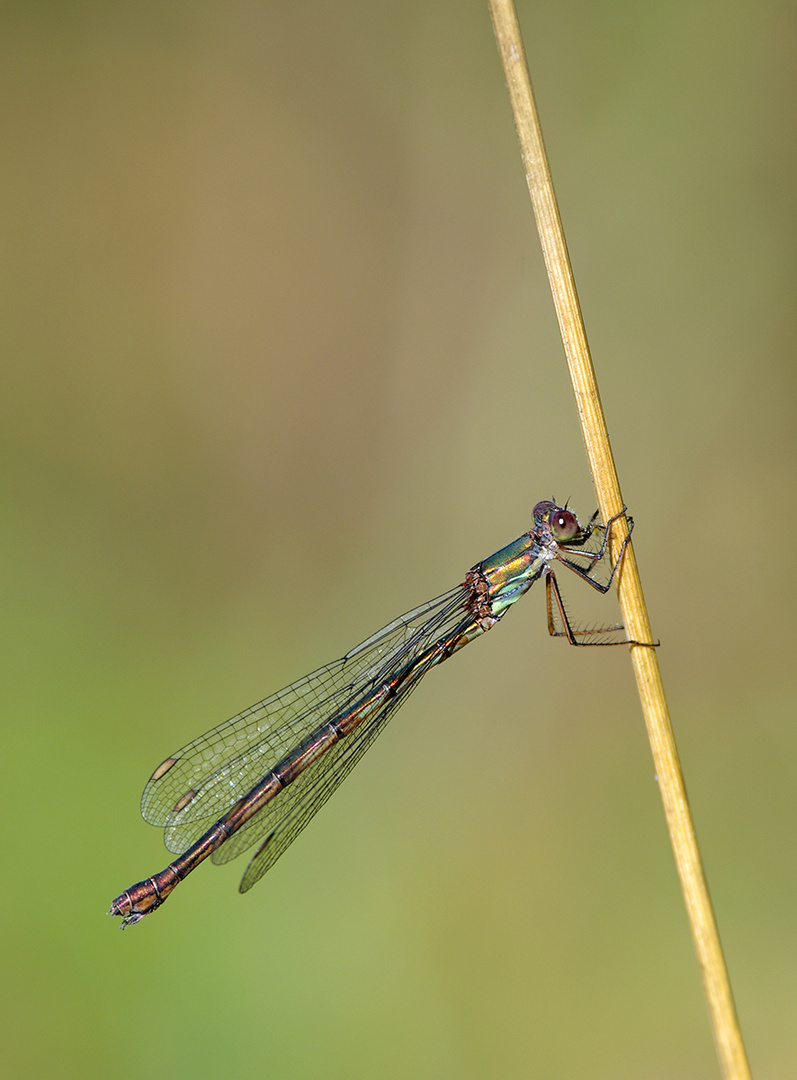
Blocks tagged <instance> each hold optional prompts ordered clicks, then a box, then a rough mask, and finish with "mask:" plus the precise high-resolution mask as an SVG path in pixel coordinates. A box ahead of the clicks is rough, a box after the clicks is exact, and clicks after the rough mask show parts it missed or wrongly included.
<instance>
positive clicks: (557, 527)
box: [551, 509, 581, 543]
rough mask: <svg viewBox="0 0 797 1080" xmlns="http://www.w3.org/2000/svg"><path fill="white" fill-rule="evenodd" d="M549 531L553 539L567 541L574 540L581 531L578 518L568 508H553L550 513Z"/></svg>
mask: <svg viewBox="0 0 797 1080" xmlns="http://www.w3.org/2000/svg"><path fill="white" fill-rule="evenodd" d="M551 532H552V533H553V538H554V540H558V541H560V542H563V543H567V541H568V540H574V539H575V538H576V537H577V536H578V534H579V533H580V532H581V527H580V526H579V524H578V518H577V517H576V515H575V514H573V513H571V512H570V511H569V510H558V509H557V510H554V512H553V513H552V514H551Z"/></svg>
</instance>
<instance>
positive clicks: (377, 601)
mask: <svg viewBox="0 0 797 1080" xmlns="http://www.w3.org/2000/svg"><path fill="white" fill-rule="evenodd" d="M519 11H520V16H521V22H522V26H523V29H524V34H525V38H526V45H527V49H528V54H529V62H530V65H531V70H532V77H533V80H534V84H535V90H536V94H537V99H538V105H539V109H540V112H541V116H542V120H543V124H544V129H545V133H546V140H547V145H548V150H549V154H550V157H551V163H552V168H553V172H554V177H555V181H556V183H557V188H558V194H559V200H560V205H561V210H562V214H563V218H564V222H565V228H566V230H567V235H568V241H569V245H570V250H571V254H572V257H573V261H574V266H575V271H576V276H577V281H578V285H579V290H580V295H581V300H582V304H583V308H584V312H585V316H586V320H587V326H588V331H589V334H590V340H591V344H592V348H593V352H594V357H595V362H596V365H597V368H598V375H599V379H600V384H601V391H602V395H603V399H604V405H605V408H606V412H607V416H608V421H609V425H610V429H611V432H612V437H613V442H614V450H615V454H616V457H617V462H618V467H619V470H620V475H621V481H622V484H623V490H624V495H625V498H626V501H627V502H628V504H629V506H630V508H631V510H632V512H633V514H634V516H635V518H636V521H637V531H636V533H635V536H634V539H635V543H636V548H637V555H638V559H639V562H640V565H641V569H642V573H643V578H644V581H645V586H646V592H647V598H648V602H649V605H650V609H651V614H652V618H653V622H654V628H655V632H656V634H657V636H659V637H660V638H661V640H662V643H663V644H662V647H661V651H660V660H661V663H662V666H663V671H664V676H665V682H666V685H667V688H668V693H669V697H670V704H671V707H672V711H673V719H674V724H675V729H676V734H677V737H678V740H679V745H680V748H681V752H682V755H683V764H684V770H685V774H686V779H687V785H688V788H689V793H690V798H691V803H692V808H693V811H694V814H695V819H696V824H697V828H698V834H699V837H700V840H701V844H702V848H703V853H704V857H705V862H706V868H707V873H708V878H709V882H710V886H711V890H712V894H713V899H714V902H715V905H716V911H717V916H718V920H719V924H720V930H721V933H722V937H723V942H724V946H725V950H726V953H727V959H728V963H729V967H730V972H731V977H732V980H733V984H734V990H735V994H736V1000H737V1006H738V1009H739V1013H740V1017H741V1021H742V1026H743V1030H744V1033H745V1037H746V1041H747V1044H748V1049H749V1053H750V1057H751V1061H752V1065H753V1070H754V1073H755V1075H756V1076H757V1078H759V1080H764V1078H772V1080H775V1078H783V1077H786V1076H793V1075H797V1039H795V1034H794V1016H795V1011H796V1010H797V929H796V928H795V922H796V920H795V899H796V898H795V884H796V881H797V858H796V856H795V843H794V822H795V812H796V811H797V795H796V794H795V784H794V780H795V775H796V774H797V729H796V727H795V722H794V721H795V689H796V688H797V680H796V679H795V671H794V667H795V665H794V661H793V653H794V645H793V623H794V605H795V560H794V558H793V552H792V541H793V538H794V536H795V532H796V531H797V529H796V526H797V522H795V499H794V496H795V441H796V440H795V409H794V402H795V397H794V389H795V361H794V345H793V342H794V339H795V310H794V250H795V236H794V221H795V213H794V202H795V199H794V192H795V179H794V178H795V172H797V169H795V164H796V163H795V138H794V113H795V100H796V98H795V89H796V87H795V82H796V81H797V79H796V77H795V65H794V54H795V37H797V34H796V33H795V31H797V5H795V4H794V3H793V2H785V0H779V2H766V0H764V2H762V0H756V2H753V0H747V2H739V3H736V4H730V5H729V4H721V3H716V2H715V3H711V2H708V0H705V2H702V0H693V2H691V3H678V2H676V3H673V4H668V5H658V6H657V5H638V4H632V3H628V2H614V3H600V2H598V3H595V2H590V3H587V2H586V0H580V2H575V0H571V2H567V0H565V2H560V3H557V4H543V3H539V2H521V4H520V7H519ZM0 31H1V33H0V54H1V56H2V62H1V63H0V81H1V83H2V101H3V107H2V115H1V116H0V130H2V150H1V153H0V162H1V164H0V169H2V200H3V205H2V221H3V241H2V243H3V254H4V257H3V259H2V267H3V270H2V272H3V288H2V303H3V312H2V317H1V318H0V335H2V337H1V340H2V365H1V366H2V384H1V385H0V410H2V423H1V424H0V430H1V433H2V442H3V451H4V453H3V469H2V515H1V520H2V563H3V574H2V580H3V594H4V595H3V619H2V628H3V638H4V640H3V644H2V666H3V675H2V698H3V713H4V716H3V724H2V732H3V769H4V777H5V778H4V783H3V802H2V812H3V820H4V832H5V838H6V839H5V855H4V859H3V872H2V886H1V888H2V916H3V926H4V931H3V934H2V951H1V952H0V971H2V975H1V976H0V985H2V995H3V996H2V1015H3V1020H4V1029H5V1032H4V1035H3V1037H2V1040H1V1041H0V1073H1V1074H2V1075H3V1076H4V1077H41V1076H50V1077H57V1078H66V1077H81V1078H95V1077H103V1078H105V1077H119V1078H128V1077H130V1078H132V1077H136V1078H138V1077H141V1076H142V1075H148V1074H150V1073H151V1072H152V1071H153V1070H157V1071H160V1070H161V1069H164V1070H165V1071H166V1072H167V1073H168V1075H169V1076H170V1077H171V1078H173V1080H181V1078H184V1077H218V1076H224V1077H232V1078H238V1077H249V1076H266V1077H271V1076H280V1077H289V1078H299V1080H304V1078H308V1080H328V1078H329V1080H332V1078H334V1080H337V1078H345V1080H357V1078H368V1080H371V1078H374V1077H378V1078H380V1080H393V1078H396V1080H399V1078H401V1080H404V1078H407V1077H413V1078H434V1080H438V1078H440V1080H448V1078H451V1080H470V1078H474V1080H485V1078H489V1080H492V1078H496V1080H499V1078H500V1080H505V1078H515V1077H528V1076H534V1077H555V1078H561V1077H567V1078H568V1080H569V1078H590V1080H595V1078H604V1077H605V1078H607V1080H608V1078H611V1080H618V1078H629V1080H630V1078H633V1080H640V1078H644V1080H658V1078H665V1077H683V1076H689V1077H702V1076H705V1077H713V1076H717V1075H718V1069H717V1065H716V1060H715V1055H714V1049H713V1044H712V1040H711V1035H710V1031H709V1027H708V1023H707V1018H706V1009H705V1005H704V1002H703V998H702V991H701V985H700V981H699V976H698V971H697V965H696V961H695V957H694V953H693V948H692V943H691V939H690V936H689V931H688V927H687V923H686V918H685V915H684V911H683V906H682V903H681V899H680V894H679V889H678V885H677V882H676V878H675V872H674V868H673V862H672V857H671V854H670V851H669V846H668V841H667V837H666V833H665V828H664V824H663V817H662V811H661V807H660V802H659V796H658V792H657V788H656V784H655V779H654V776H653V770H652V767H651V763H650V756H649V751H648V749H647V745H646V740H645V735H644V731H643V725H642V721H641V717H640V711H639V705H638V702H637V700H636V696H635V689H634V683H633V677H632V673H631V668H630V665H629V662H628V658H627V656H625V655H624V654H623V651H622V650H616V651H614V650H610V651H609V653H608V654H607V653H605V652H603V651H602V650H596V651H595V653H594V654H593V653H590V652H585V653H583V654H582V653H579V652H576V651H575V650H572V649H568V648H567V647H565V646H564V645H563V644H562V643H560V642H554V641H551V640H549V638H548V636H547V633H546V629H545V620H544V613H543V608H544V605H543V596H542V593H540V595H535V593H534V592H532V594H531V596H530V597H529V598H528V599H527V600H525V601H524V603H523V604H521V605H519V606H518V608H517V609H515V610H513V611H512V613H511V614H510V615H509V616H508V618H507V619H506V620H505V621H504V623H502V625H501V626H500V627H499V628H498V629H497V630H496V631H494V632H493V633H492V634H490V635H488V636H487V637H486V638H485V639H483V640H482V641H480V642H479V643H478V644H477V645H474V646H473V647H472V649H468V650H467V651H466V652H465V653H463V654H461V655H460V656H458V657H457V658H456V659H455V660H454V661H452V663H451V664H446V665H445V666H444V668H443V669H441V670H440V671H439V672H436V673H434V674H433V675H432V676H430V678H429V679H428V680H427V682H426V683H425V685H424V686H423V688H422V689H421V690H420V691H419V692H418V693H417V694H415V695H413V697H412V700H411V702H410V703H409V704H408V705H407V706H406V707H405V709H404V710H403V711H402V712H401V713H400V714H399V716H398V717H397V718H396V719H395V721H394V722H393V724H392V725H391V726H390V728H389V730H388V731H387V733H386V734H385V735H384V736H383V738H382V739H380V740H379V742H378V744H377V746H376V747H375V748H374V750H373V751H372V752H371V753H370V754H369V755H368V757H367V759H366V761H365V762H363V764H362V765H361V766H360V768H358V769H357V770H356V772H355V773H354V774H353V775H352V777H351V778H350V779H349V780H348V782H347V783H346V784H345V785H344V787H343V789H342V790H341V791H340V792H339V793H338V794H337V795H336V796H335V798H334V799H333V800H332V801H331V802H330V803H329V805H328V806H327V807H325V809H324V811H323V812H322V813H321V814H320V815H319V817H318V818H317V819H316V821H315V822H313V824H312V826H311V827H310V828H309V829H308V830H307V832H306V833H304V834H303V835H302V837H301V838H300V839H299V840H298V841H297V843H296V844H295V845H294V847H293V848H291V850H290V851H289V852H288V854H287V855H286V856H285V857H284V858H283V859H282V860H281V861H280V863H279V864H278V865H277V867H275V869H274V870H273V872H272V873H271V874H269V876H268V877H267V878H266V879H265V880H264V881H263V882H262V883H261V884H260V885H259V886H258V887H257V888H256V889H255V890H254V891H253V892H251V893H249V894H247V895H246V896H245V897H241V896H238V895H237V893H236V889H237V885H238V881H239V879H240V875H241V873H242V872H243V869H244V862H243V860H239V862H237V863H235V864H233V866H231V867H225V868H222V869H217V868H214V867H211V866H209V865H208V866H206V867H203V868H202V869H201V870H199V871H198V872H197V873H196V874H195V875H194V876H193V877H192V879H191V880H190V882H189V883H187V884H186V885H184V886H183V887H182V888H181V889H180V890H178V892H177V893H176V894H175V895H174V897H173V898H172V899H171V900H170V902H169V904H168V905H167V906H166V907H164V909H163V910H162V911H160V912H158V914H157V915H156V916H154V917H153V918H152V919H147V920H146V921H145V922H144V923H142V924H141V925H140V926H138V927H136V928H134V929H132V930H129V931H127V932H126V933H125V934H124V935H122V934H120V933H119V930H118V922H117V921H113V922H112V921H111V920H110V919H109V918H107V917H106V915H105V912H106V910H107V908H108V905H109V903H110V901H111V899H112V897H113V896H115V895H116V894H117V893H118V892H120V891H121V890H122V889H124V888H125V887H126V886H128V885H129V884H131V883H132V882H134V881H137V880H138V879H140V878H142V877H145V876H146V875H148V874H150V873H152V872H154V871H155V870H158V869H161V867H162V866H164V865H165V864H166V862H167V861H168V856H167V853H166V852H165V850H164V848H163V846H162V844H161V838H160V834H159V833H158V832H157V831H155V830H154V829H152V828H150V827H149V826H147V825H145V824H144V823H143V822H142V820H141V819H140V817H139V816H138V800H139V795H140V791H141V788H142V787H143V784H144V781H145V780H146V778H147V777H148V776H149V774H150V772H151V771H152V769H153V767H154V766H155V765H156V764H157V763H158V762H159V761H161V759H162V758H164V757H165V756H166V755H167V754H168V753H170V752H171V751H173V750H175V749H176V748H178V747H179V746H181V745H182V744H183V743H184V742H186V741H188V740H189V739H191V738H193V737H194V736H196V735H197V734H199V733H201V732H202V731H204V730H206V729H207V728H209V727H212V726H213V725H215V724H216V723H218V722H219V721H221V720H223V719H225V717H226V716H228V715H230V714H231V713H233V712H236V711H238V710H239V709H240V708H243V707H245V706H247V705H249V704H250V703H251V702H253V701H256V700H258V699H259V698H261V697H262V696H264V695H265V694H266V693H268V692H270V691H272V690H274V689H276V688H277V687H279V686H280V685H282V684H283V683H285V682H288V681H290V680H291V679H293V678H296V677H298V676H299V675H301V674H303V673H304V672H305V671H308V670H310V669H312V668H314V667H316V666H317V665H318V664H320V663H323V662H325V661H327V660H330V659H332V658H333V657H334V656H337V655H339V654H340V653H342V652H343V651H345V650H346V649H347V648H349V647H350V646H351V645H353V644H354V643H355V642H357V641H358V640H360V639H361V638H363V637H365V636H366V635H367V634H369V633H371V632H372V631H373V630H375V629H376V628H377V627H378V626H380V625H381V624H383V623H384V622H387V621H388V620H389V619H391V618H392V617H394V616H395V615H397V614H398V613H400V612H401V611H404V610H406V609H407V608H409V607H411V606H413V605H415V604H417V603H419V602H421V601H422V600H425V599H427V598H428V597H430V596H432V595H435V594H436V593H438V592H440V591H442V590H443V589H445V588H447V587H449V586H451V585H453V584H455V583H456V582H457V581H459V580H461V579H462V576H463V573H464V571H465V570H466V569H467V568H468V567H469V566H470V565H472V564H473V563H474V562H476V561H477V560H478V559H480V558H483V557H485V556H486V555H488V554H490V553H491V552H493V551H495V550H496V549H497V548H499V547H500V546H502V545H503V544H504V543H506V542H507V541H509V540H510V539H513V538H514V537H515V536H517V535H518V534H519V533H520V532H522V531H523V530H524V529H525V528H527V527H528V524H529V521H530V513H531V507H532V506H533V504H534V503H535V502H536V501H537V500H538V499H541V498H550V497H553V496H555V497H556V498H558V499H560V500H564V499H567V498H570V499H571V500H572V503H573V505H574V506H575V507H576V508H577V509H578V510H579V511H580V512H581V513H582V515H587V514H589V513H590V512H591V511H592V509H593V507H594V494H593V492H592V489H591V485H590V479H589V475H588V472H587V468H586V463H585V459H584V453H583V447H582V443H581V438H580V434H579V429H578V426H577V421H576V415H575V409H574V405H573V401H572V397H571V395H570V391H569V383H568V378H567V374H566V370H565V366H564V363H563V360H562V351H561V345H560V343H559V341H558V337H557V330H556V324H555V319H554V315H553V310H552V305H551V301H550V297H549V295H548V291H547V285H546V281H545V277H544V272H543V267H542V259H541V256H540V254H539V247H538V243H537V240H536V235H535V231H534V225H533V220H532V215H531V211H530V208H529V204H528V197H527V193H526V190H525V184H524V180H523V176H522V171H521V167H520V163H519V158H518V151H517V146H516V140H515V134H514V129H513V126H512V121H511V117H510V112H509V106H508V103H507V99H506V94H505V91H504V87H503V82H502V76H501V72H500V69H499V64H498V59H497V56H496V50H495V45H494V41H493V37H492V31H491V26H490V22H489V18H488V14H487V10H486V6H485V5H484V4H481V3H476V4H463V3H455V2H453V0H430V2H425V3H422V2H417V0H402V2H401V3H382V4H371V3H365V2H364V0H344V2H341V3H337V4H328V3H321V2H318V0H310V2H307V3H303V4H291V3H284V2H278V3H255V2H245V0H233V2H232V3H228V4H220V3H204V2H197V3H182V2H175V3H171V4H168V5H163V4H156V3H148V2H145V3H138V4H136V5H127V4H119V3H103V2H94V3H91V2H85V3H77V2H61V3H49V4H48V3H36V2H33V3H26V4H14V3H6V4H4V5H3V6H2V9H0ZM573 584H576V583H573ZM584 591H586V590H582V589H580V588H578V587H576V588H575V589H574V588H573V587H572V585H571V587H570V590H569V594H568V595H569V596H570V600H571V605H572V607H573V609H574V610H575V611H577V610H580V608H581V602H582V594H583V592H584ZM608 603H610V604H611V603H613V601H608Z"/></svg>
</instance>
